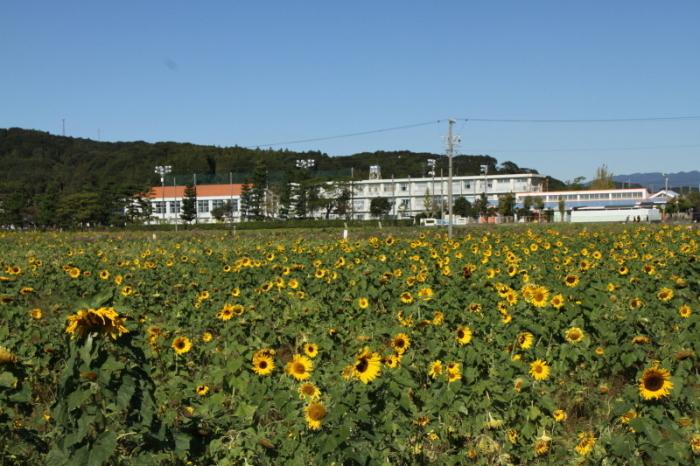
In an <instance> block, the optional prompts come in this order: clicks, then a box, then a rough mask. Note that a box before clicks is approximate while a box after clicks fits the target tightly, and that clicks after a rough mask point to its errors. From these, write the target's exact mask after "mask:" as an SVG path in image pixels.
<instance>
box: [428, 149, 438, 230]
mask: <svg viewBox="0 0 700 466" xmlns="http://www.w3.org/2000/svg"><path fill="white" fill-rule="evenodd" d="M436 162H437V160H435V159H428V168H429V170H428V175H429V176H432V177H433V191H432V193H430V195H431V196H432V200H431V201H430V210H431V212H430V216H431V217H432V216H434V215H435V199H436V196H435V163H436Z"/></svg>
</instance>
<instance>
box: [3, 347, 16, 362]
mask: <svg viewBox="0 0 700 466" xmlns="http://www.w3.org/2000/svg"><path fill="white" fill-rule="evenodd" d="M16 362H17V356H15V355H14V354H13V353H12V351H10V350H9V349H7V348H5V347H4V346H0V365H1V364H14V363H16Z"/></svg>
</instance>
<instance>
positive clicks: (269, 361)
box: [253, 353, 275, 376]
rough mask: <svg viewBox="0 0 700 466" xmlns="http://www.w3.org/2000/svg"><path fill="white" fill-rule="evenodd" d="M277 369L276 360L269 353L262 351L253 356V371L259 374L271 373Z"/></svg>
mask: <svg viewBox="0 0 700 466" xmlns="http://www.w3.org/2000/svg"><path fill="white" fill-rule="evenodd" d="M274 370H275V360H274V359H273V357H272V355H271V354H269V353H261V354H256V355H255V356H253V372H255V373H256V374H258V375H262V376H265V375H270V374H271V373H272V371H274Z"/></svg>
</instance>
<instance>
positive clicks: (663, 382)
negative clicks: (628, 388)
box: [639, 365, 673, 400]
mask: <svg viewBox="0 0 700 466" xmlns="http://www.w3.org/2000/svg"><path fill="white" fill-rule="evenodd" d="M670 378H671V373H670V372H669V371H668V369H664V368H662V367H658V366H656V365H655V366H652V367H649V368H647V369H645V370H644V373H643V374H642V377H641V378H640V379H639V394H640V395H641V396H642V398H644V399H645V400H658V399H661V398H664V397H667V396H669V395H670V394H671V390H672V389H673V382H671V380H670Z"/></svg>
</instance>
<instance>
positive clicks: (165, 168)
mask: <svg viewBox="0 0 700 466" xmlns="http://www.w3.org/2000/svg"><path fill="white" fill-rule="evenodd" d="M172 171H173V167H172V166H171V165H158V166H157V167H156V170H155V172H156V174H157V175H160V185H161V189H162V190H163V192H162V197H161V199H162V201H161V212H160V213H161V214H162V217H161V219H162V220H163V221H162V223H165V222H166V221H167V213H168V208H167V206H166V205H165V175H167V174H168V173H170V172H172Z"/></svg>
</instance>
